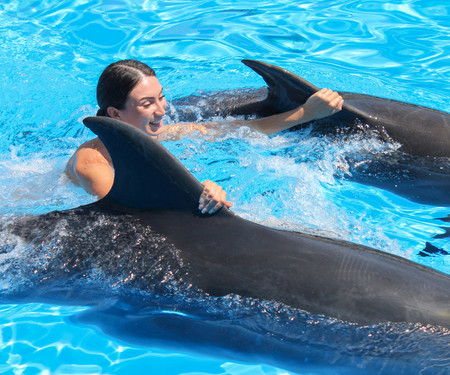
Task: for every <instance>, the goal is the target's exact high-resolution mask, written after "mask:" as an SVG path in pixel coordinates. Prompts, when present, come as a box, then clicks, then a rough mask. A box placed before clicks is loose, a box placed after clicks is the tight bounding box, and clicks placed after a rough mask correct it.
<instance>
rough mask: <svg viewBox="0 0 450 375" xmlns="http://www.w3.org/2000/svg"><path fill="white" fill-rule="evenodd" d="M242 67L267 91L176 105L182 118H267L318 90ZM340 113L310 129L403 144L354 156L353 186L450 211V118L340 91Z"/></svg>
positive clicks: (259, 67)
mask: <svg viewBox="0 0 450 375" xmlns="http://www.w3.org/2000/svg"><path fill="white" fill-rule="evenodd" d="M243 62H244V63H245V64H246V65H247V66H249V67H250V68H252V69H253V70H254V71H255V72H256V73H258V74H260V75H261V76H262V78H263V79H264V80H265V82H266V83H267V85H268V87H267V89H266V88H261V89H255V90H251V89H247V90H240V91H233V92H223V93H215V94H212V95H208V96H207V97H206V96H205V97H204V96H202V97H201V98H200V97H190V98H183V99H179V100H176V101H174V104H175V105H176V106H178V107H179V108H180V111H179V112H180V117H182V118H181V119H182V120H184V119H183V116H187V117H188V118H187V119H188V120H189V121H193V120H195V118H194V117H189V115H190V113H189V109H186V108H189V106H186V104H191V105H192V104H194V105H195V106H196V107H198V108H200V110H201V112H202V117H203V118H207V117H212V116H217V115H221V116H227V115H256V116H258V117H262V116H268V115H272V114H276V113H280V112H283V111H287V110H290V109H293V108H296V107H298V106H299V105H301V104H304V103H305V102H306V100H307V99H308V98H309V96H310V95H312V94H314V93H315V92H317V91H318V90H319V89H318V88H317V87H316V86H314V85H312V84H311V83H309V82H308V81H306V80H304V79H303V78H301V77H299V76H297V75H295V74H293V73H291V72H289V71H287V70H285V69H282V68H280V67H277V66H275V65H270V64H267V63H263V62H260V61H255V60H243ZM340 94H341V95H342V96H343V98H344V99H345V102H344V106H343V109H342V111H340V112H339V113H336V114H334V115H332V116H330V117H328V118H325V119H322V120H316V121H314V129H315V130H316V131H318V132H322V133H325V134H326V133H333V132H335V131H336V127H337V126H341V125H343V126H345V127H348V126H356V125H357V124H360V123H363V124H367V125H368V126H369V128H370V129H374V130H376V131H377V133H378V134H379V135H380V136H382V137H383V138H384V139H386V140H388V141H392V140H393V141H395V142H398V143H400V144H401V147H400V151H403V152H404V153H394V154H392V155H385V154H383V155H381V156H377V155H358V156H357V158H358V160H355V161H352V160H348V163H349V168H350V170H349V172H350V173H349V174H347V175H346V176H345V178H346V179H350V180H353V181H356V182H360V183H363V184H367V185H373V186H377V187H380V188H382V189H385V190H388V191H392V192H393V193H395V194H397V195H400V196H403V197H406V198H407V199H409V200H411V201H414V202H418V203H424V204H431V205H437V206H450V193H449V192H450V159H449V158H450V114H448V113H445V112H440V111H436V110H434V109H430V108H426V107H421V106H417V105H413V104H408V103H403V102H398V101H394V100H389V99H383V98H379V97H374V96H369V95H362V94H354V93H347V92H341V93H340Z"/></svg>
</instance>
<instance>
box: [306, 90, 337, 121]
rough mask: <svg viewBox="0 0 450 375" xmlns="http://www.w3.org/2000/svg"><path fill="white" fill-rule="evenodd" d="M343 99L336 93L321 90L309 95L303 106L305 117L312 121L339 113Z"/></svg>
mask: <svg viewBox="0 0 450 375" xmlns="http://www.w3.org/2000/svg"><path fill="white" fill-rule="evenodd" d="M343 104H344V99H343V98H342V96H340V95H339V94H338V93H337V92H336V91H333V90H330V89H326V88H323V89H321V90H319V91H317V92H316V93H315V94H313V95H311V96H310V97H309V98H308V100H307V101H306V103H305V104H304V105H303V108H304V111H305V116H306V117H309V118H311V119H314V120H318V119H321V118H324V117H328V116H331V115H332V114H334V113H336V112H339V111H340V110H341V109H342V105H343Z"/></svg>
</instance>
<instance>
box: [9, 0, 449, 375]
mask: <svg viewBox="0 0 450 375" xmlns="http://www.w3.org/2000/svg"><path fill="white" fill-rule="evenodd" d="M0 43H1V45H2V48H1V49H0V66H1V69H0V85H1V86H0V103H1V107H0V124H1V134H0V191H1V192H2V193H1V200H0V215H1V220H2V223H4V222H7V221H8V220H12V218H13V217H15V216H17V215H29V214H40V213H44V212H48V211H51V210H55V209H59V210H62V209H68V208H72V207H75V206H78V205H81V204H85V203H88V202H91V201H92V198H91V197H90V196H89V195H87V194H85V193H84V192H83V191H82V190H80V189H79V188H76V187H74V186H72V185H71V184H69V183H68V181H67V179H66V178H65V176H64V175H63V169H64V166H65V163H66V162H67V160H68V158H69V157H70V156H71V154H72V153H73V152H74V151H75V149H76V148H77V146H78V145H79V144H81V143H82V142H84V141H86V140H88V139H91V138H92V137H93V134H92V133H90V131H89V130H87V129H86V128H84V126H83V125H82V122H81V121H82V119H83V118H84V117H86V116H88V115H93V114H95V112H96V104H95V85H96V81H97V78H98V76H99V74H100V73H101V71H102V70H103V68H104V67H105V66H106V65H107V64H109V63H110V62H112V61H115V60H118V59H122V58H138V59H140V60H142V61H144V62H146V63H148V64H149V65H150V66H152V67H153V68H154V69H155V71H156V72H157V74H158V78H159V80H160V81H161V83H162V84H163V86H164V87H165V92H166V94H167V97H168V98H169V99H170V98H178V97H182V96H187V95H190V94H193V93H196V92H198V91H205V90H206V91H208V90H219V89H233V88H237V87H260V86H262V85H263V84H264V82H263V81H262V79H261V78H260V77H259V76H257V75H256V74H255V73H253V72H252V71H251V70H250V69H248V68H246V67H245V66H244V65H243V64H242V63H240V60H241V59H243V58H251V59H257V60H262V61H265V62H269V63H272V64H275V65H279V66H282V67H284V68H286V69H288V70H291V71H293V72H295V73H296V74H298V75H300V76H302V77H304V78H305V79H307V80H309V81H311V82H312V83H314V84H315V85H316V86H319V87H324V86H326V87H330V88H333V89H336V90H341V91H353V92H359V93H365V94H370V95H377V96H382V97H387V98H391V99H396V100H401V101H407V102H411V103H415V104H420V105H424V106H428V107H431V108H435V109H439V110H442V111H446V112H450V101H449V100H448V98H449V92H450V57H449V56H450V5H448V2H447V1H444V0H439V1H438V0H436V1H425V0H423V1H413V0H410V1H390V2H386V1H384V0H383V1H342V0H341V1H334V2H330V1H295V2H293V1H287V0H272V1H259V2H254V1H252V2H250V1H222V0H218V1H199V0H195V1H193V0H189V1H188V0H186V1H181V0H179V1H150V0H145V1H143V0H141V1H138V0H135V1H134V0H114V1H113V0H111V1H106V0H104V1H100V0H98V1H88V0H83V1H82V0H72V1H69V0H63V1H51V0H48V1H19V0H3V1H2V2H1V3H0ZM175 119H176V112H171V114H169V115H168V116H167V119H166V120H167V121H168V122H171V121H174V120H175ZM164 145H165V146H166V147H167V148H168V149H169V150H170V151H171V152H173V153H174V154H175V155H176V156H177V157H178V158H179V159H180V160H181V161H182V162H183V163H184V164H185V165H186V166H187V167H188V169H189V170H190V171H191V172H192V173H193V174H194V175H195V176H196V177H197V178H198V179H199V180H205V179H212V180H214V181H217V182H219V183H220V184H222V185H223V186H224V188H225V189H226V190H227V192H228V196H229V199H230V200H231V201H233V202H234V207H233V211H234V212H236V213H237V214H239V215H241V216H243V217H245V218H247V219H250V220H253V221H256V222H259V223H262V224H265V225H268V226H272V227H277V228H285V229H289V230H298V231H304V232H310V233H315V234H320V235H326V236H328V237H333V238H340V239H345V240H349V241H352V242H356V243H360V244H364V245H368V246H371V247H374V248H377V249H380V250H383V251H386V252H390V253H393V254H397V255H400V256H403V257H405V258H408V259H410V260H413V261H416V262H419V263H421V264H424V265H426V266H430V267H433V268H435V269H437V270H440V271H442V272H444V273H447V274H450V262H449V260H448V256H447V257H446V256H434V257H427V258H424V257H420V256H419V255H418V254H419V252H420V251H421V250H422V249H423V248H424V246H425V244H426V242H430V243H432V244H433V245H434V246H436V247H438V248H442V249H444V250H446V251H450V244H449V239H448V237H447V238H440V239H439V238H433V237H434V236H435V235H439V234H442V233H443V232H444V229H442V227H444V226H445V223H443V222H442V221H440V220H437V219H438V218H442V217H445V216H447V215H448V214H449V213H450V207H439V206H428V205H423V204H418V203H414V202H411V201H408V200H406V199H404V198H401V197H398V196H396V195H394V194H392V193H389V192H386V191H383V190H380V189H377V188H374V187H370V186H364V185H359V184H357V183H353V182H349V181H346V180H343V179H339V178H337V177H336V175H338V174H339V172H340V171H345V170H346V168H347V167H348V166H347V165H346V159H345V157H346V156H347V155H354V154H357V153H359V152H367V151H370V152H375V153H381V152H388V151H389V150H390V149H391V148H392V147H395V146H392V145H387V144H384V143H382V142H380V141H379V140H377V139H376V138H375V137H370V136H369V137H359V136H354V137H351V136H350V137H343V138H340V139H336V138H335V137H324V136H323V137H317V136H313V135H312V134H310V133H309V132H308V129H306V130H305V131H303V132H299V133H289V134H281V135H277V136H274V137H271V138H269V137H267V136H264V135H260V134H255V133H252V132H250V131H249V130H248V129H240V130H237V131H234V132H230V133H229V134H227V135H225V136H222V137H220V138H218V139H215V140H213V141H211V139H208V137H200V136H193V137H191V138H188V139H184V140H182V141H171V142H165V143H164ZM443 162H445V163H447V162H446V161H443ZM0 241H1V243H2V245H4V244H5V243H6V245H8V241H9V238H7V237H6V236H5V234H4V232H1V233H0ZM17 259H19V260H20V254H19V255H17ZM25 261H26V260H25V259H22V262H25ZM3 263H4V259H2V264H3ZM3 272H4V270H3V269H2V274H3ZM15 281H17V280H11V279H8V278H7V276H6V277H3V280H2V283H1V285H0V286H1V288H2V289H8V288H9V287H10V285H9V284H8V283H12V282H15ZM221 303H224V302H221ZM242 305H243V307H242V310H237V311H236V314H237V315H239V314H242V316H246V313H245V311H248V309H249V306H251V303H250V302H248V301H244V302H242ZM260 307H261V306H260ZM263 307H264V306H263ZM263 307H261V308H260V309H259V310H258V311H259V312H258V314H259V315H257V318H255V319H257V321H258V323H260V324H261V325H262V326H263V327H265V328H267V327H268V326H269V325H270V323H269V322H271V321H273V320H275V321H276V320H277V319H282V318H281V316H283V315H282V314H281V313H279V309H278V307H274V306H269V307H268V308H267V310H268V311H269V313H268V314H269V315H268V317H269V318H270V319H269V318H266V316H265V315H264V313H263V310H264V308H263ZM199 308H201V307H199ZM226 308H227V307H225V309H226ZM85 309H86V308H85V307H81V306H78V307H67V306H51V305H43V304H17V305H15V304H10V305H0V373H6V374H69V373H72V374H75V373H76V374H100V373H101V374H107V373H120V374H136V373H143V372H145V373H157V374H294V372H292V370H285V369H284V367H283V364H282V363H277V364H276V367H272V366H271V364H272V362H271V361H269V360H268V361H264V359H261V358H258V359H257V360H254V359H253V358H252V357H251V356H249V357H247V358H245V357H244V358H239V360H238V359H236V357H233V355H232V354H227V353H224V352H220V351H219V350H217V352H215V350H214V348H205V349H209V350H202V348H195V349H192V348H190V347H189V345H184V346H183V345H180V346H179V347H170V348H167V347H165V346H163V345H161V346H158V345H155V344H152V345H146V344H144V343H142V342H140V343H139V342H136V341H133V340H126V339H125V338H124V337H117V336H115V335H113V334H108V333H102V331H101V329H100V328H99V326H98V325H96V324H92V325H88V324H82V323H80V322H78V321H76V320H74V319H72V317H74V316H77V314H79V313H81V312H83V311H84V310H85ZM233 311H234V310H233ZM243 311H244V312H243ZM283 311H284V310H283ZM164 314H165V313H164V312H163V315H164ZM167 314H169V313H167ZM280 314H281V315H280ZM295 314H297V312H292V311H290V312H289V314H288V315H289V316H291V317H292V316H296V315H295ZM200 316H201V314H200ZM265 319H267V320H265ZM287 320H288V321H289V319H287ZM246 324H247V325H246V326H248V324H249V323H248V322H247V323H246ZM308 324H309V325H308ZM308 324H306V325H307V326H308V327H309V329H310V330H311V332H316V331H314V330H313V328H312V327H313V326H314V325H316V323H308ZM317 324H319V326H320V325H322V327H325V328H324V329H323V330H322V331H323V332H322V331H320V330H319V331H318V332H319V333H317V332H316V334H315V335H314V334H311V335H310V336H308V335H306V337H307V338H306V339H305V340H303V341H302V342H301V345H302V347H303V348H304V358H302V362H307V359H308V353H309V352H314V351H316V350H317V345H318V344H317V341H316V340H318V339H317V336H320V335H323V336H325V335H327V336H328V335H329V336H328V337H327V339H328V341H331V342H334V341H336V343H339V342H341V343H342V347H343V348H344V349H342V350H341V348H340V346H339V345H337V344H336V345H334V346H333V345H331V346H330V347H331V349H330V348H328V349H327V350H328V352H327V353H328V354H327V355H324V360H323V363H322V364H315V365H314V366H311V367H307V366H306V365H305V366H306V367H304V368H302V369H299V370H298V373H301V374H327V375H329V374H340V373H344V370H343V369H342V363H340V361H339V358H340V357H342V356H344V354H345V355H347V354H348V353H349V352H358V351H360V352H361V353H364V350H366V349H367V348H371V350H372V352H371V353H372V354H373V350H375V349H374V348H378V350H379V351H380V352H385V353H391V354H392V356H394V357H395V356H396V355H397V353H396V352H395V350H396V345H392V342H390V341H389V342H387V341H386V340H385V339H384V338H385V337H388V336H389V335H388V334H385V333H387V332H389V329H390V328H389V327H381V328H379V329H378V331H377V332H372V331H370V330H368V331H364V330H362V331H361V332H363V333H364V334H365V335H366V336H367V337H375V336H376V337H377V340H379V341H377V342H378V344H377V343H375V342H374V341H372V342H364V343H360V341H359V339H358V338H355V339H354V340H353V341H352V340H350V339H346V336H344V335H345V333H346V332H347V331H346V328H342V329H341V330H339V329H337V330H335V328H336V327H335V326H333V325H332V326H331V327H329V326H328V324H329V323H325V322H322V323H321V322H318V323H317ZM303 328H304V327H303ZM277 329H278V328H277ZM277 329H274V331H272V332H277ZM393 329H394V330H395V328H393ZM413 331H414V330H413ZM330 332H331V333H330ZM379 332H382V333H383V334H380V333H379ZM419 332H425V333H424V336H420V334H419ZM281 334H286V333H285V332H284V333H283V332H281ZM352 334H353V333H352ZM361 334H362V333H361ZM428 334H429V335H430V336H431V339H430V340H431V341H430V342H431V344H429V343H427V336H426V335H428ZM408 340H410V341H412V342H414V343H416V342H420V343H421V344H422V345H423V346H420V345H419V346H418V347H414V348H411V349H410V350H411V352H410V353H409V354H411V353H416V352H417V353H422V356H419V357H420V358H419V357H418V358H417V359H416V361H417V366H418V367H420V364H421V363H424V366H426V367H427V368H428V371H429V372H425V373H431V374H433V373H445V370H442V369H443V368H445V366H446V365H448V366H450V363H449V356H448V355H445V351H446V350H447V353H448V352H450V349H449V345H450V344H449V340H448V334H446V333H445V332H440V333H437V334H433V329H428V330H427V328H426V327H419V328H417V331H416V332H412V333H411V332H409V333H405V334H404V335H403V336H402V337H399V338H398V342H399V343H402V342H403V343H404V342H405V341H408ZM422 340H423V341H422ZM319 342H320V340H319ZM377 345H378V346H377ZM434 345H436V346H437V348H436V347H433V346H434ZM432 347H433V348H432ZM406 348H407V345H404V346H402V350H403V351H404V352H408V350H406ZM191 349H192V350H191ZM432 349H435V351H433V350H432ZM367 350H368V349H367ZM433 353H434V354H433ZM436 353H441V355H440V356H438V357H433V356H434V355H437V354H436ZM442 353H444V354H443V355H442ZM361 358H364V355H361ZM381 358H383V357H382V356H381ZM391 359H392V357H391ZM380 361H381V362H382V361H383V359H381V360H380ZM408 361H412V363H414V355H413V354H411V356H410V357H408ZM338 363H339V365H338ZM355 363H356V364H355V366H354V367H353V368H352V369H351V371H352V373H356V374H359V373H361V374H365V373H367V371H368V367H370V366H371V365H373V363H371V362H370V363H369V362H365V361H364V360H359V361H355ZM377 364H378V365H379V363H377ZM432 365H436V366H437V367H433V366H432ZM365 366H366V367H365ZM389 366H394V364H392V360H389V361H388V360H387V361H386V363H385V364H384V367H383V365H381V367H382V369H383V370H384V372H385V373H391V371H390V368H389ZM392 368H394V367H392ZM447 368H448V367H447ZM433 369H434V370H435V372H434V370H433ZM438 369H441V370H442V371H441V372H438V371H439V370H438ZM345 371H347V372H345V373H349V372H348V371H350V370H345Z"/></svg>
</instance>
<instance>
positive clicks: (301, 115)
mask: <svg viewBox="0 0 450 375" xmlns="http://www.w3.org/2000/svg"><path fill="white" fill-rule="evenodd" d="M343 103H344V99H342V97H341V96H340V95H339V94H338V93H337V92H336V91H333V90H330V89H326V88H324V89H322V90H320V91H318V92H316V93H315V94H313V95H311V96H310V97H309V98H308V100H307V101H306V103H305V104H303V105H301V106H300V107H297V108H295V109H293V110H291V111H288V112H284V113H280V114H278V115H273V116H268V117H263V118H260V119H255V120H247V121H241V122H239V121H236V122H235V123H237V124H239V125H245V126H248V127H250V128H252V129H254V130H257V131H259V132H261V133H265V134H275V133H278V132H281V131H283V130H286V129H289V128H291V127H293V126H296V125H300V124H304V123H306V122H309V121H312V120H318V119H321V118H324V117H328V116H331V115H332V114H334V113H336V112H339V111H340V110H341V109H342V105H343Z"/></svg>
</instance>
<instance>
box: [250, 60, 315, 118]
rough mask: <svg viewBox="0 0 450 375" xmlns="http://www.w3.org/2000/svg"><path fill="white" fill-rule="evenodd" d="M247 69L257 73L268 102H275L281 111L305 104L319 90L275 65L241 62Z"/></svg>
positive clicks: (259, 62) (251, 61)
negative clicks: (263, 85) (264, 87)
mask: <svg viewBox="0 0 450 375" xmlns="http://www.w3.org/2000/svg"><path fill="white" fill-rule="evenodd" d="M242 62H243V63H244V64H245V65H247V66H248V67H249V68H251V69H253V70H254V71H255V72H256V73H258V74H259V75H260V76H261V77H262V78H263V79H264V81H265V82H266V83H267V86H268V89H269V93H268V98H269V99H270V101H273V102H277V103H278V107H279V108H280V106H283V107H286V108H280V109H282V110H283V111H285V110H288V109H292V108H293V107H297V106H299V105H301V104H303V103H305V102H306V100H307V99H308V98H309V97H310V96H311V95H312V94H314V93H316V92H317V91H319V88H318V87H316V86H314V85H313V84H312V83H310V82H308V81H307V80H305V79H303V78H301V77H299V76H298V75H296V74H294V73H291V72H289V71H288V70H286V69H283V68H280V67H278V66H276V65H271V64H268V63H265V62H262V61H258V60H242Z"/></svg>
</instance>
